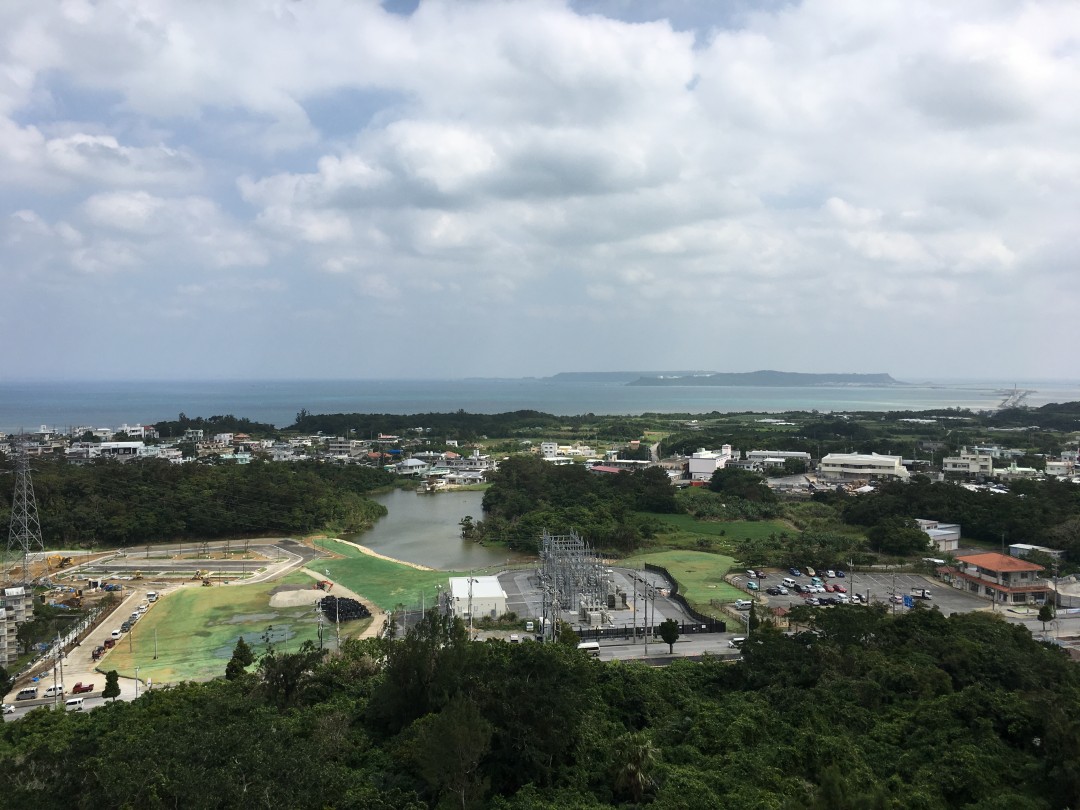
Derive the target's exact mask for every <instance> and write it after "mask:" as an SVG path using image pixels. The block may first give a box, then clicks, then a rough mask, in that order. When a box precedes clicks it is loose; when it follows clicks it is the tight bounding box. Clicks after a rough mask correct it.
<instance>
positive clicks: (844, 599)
mask: <svg viewBox="0 0 1080 810" xmlns="http://www.w3.org/2000/svg"><path fill="white" fill-rule="evenodd" d="M833 598H834V599H835V600H836V601H837V602H838V603H839V604H841V605H846V604H847V603H848V602H849V601H850V600H849V599H848V597H847V594H846V593H838V594H837V595H836V596H834V597H833Z"/></svg>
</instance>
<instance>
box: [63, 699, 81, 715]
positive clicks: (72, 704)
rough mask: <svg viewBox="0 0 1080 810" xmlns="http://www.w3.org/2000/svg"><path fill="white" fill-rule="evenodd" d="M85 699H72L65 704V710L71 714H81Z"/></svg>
mask: <svg viewBox="0 0 1080 810" xmlns="http://www.w3.org/2000/svg"><path fill="white" fill-rule="evenodd" d="M83 700H84V698H70V699H68V700H67V701H65V702H64V709H65V710H66V711H69V712H81V711H82V710H83Z"/></svg>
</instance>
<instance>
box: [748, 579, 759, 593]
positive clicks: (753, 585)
mask: <svg viewBox="0 0 1080 810" xmlns="http://www.w3.org/2000/svg"><path fill="white" fill-rule="evenodd" d="M758 588H759V585H758V584H757V581H756V580H753V579H752V580H750V581H749V582H747V583H746V590H748V591H756V590H758Z"/></svg>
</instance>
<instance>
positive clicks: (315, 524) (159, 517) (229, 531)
mask: <svg viewBox="0 0 1080 810" xmlns="http://www.w3.org/2000/svg"><path fill="white" fill-rule="evenodd" d="M8 466H10V463H9V464H8ZM393 481H394V476H393V475H392V474H390V473H388V472H385V471H383V470H377V469H373V468H369V467H361V466H339V465H332V464H321V463H317V462H314V461H310V462H306V461H305V462H296V463H291V464H274V463H270V462H262V461H259V460H253V461H252V462H251V463H250V464H226V465H204V464H170V463H169V462H167V461H163V460H160V459H142V460H138V461H130V462H126V463H120V462H117V461H114V460H99V461H96V462H93V463H91V464H88V465H85V466H77V465H71V464H67V463H66V462H64V461H62V460H59V461H57V460H52V459H49V458H40V459H36V460H35V461H34V470H33V482H34V492H35V495H36V499H37V506H38V516H39V520H40V523H41V533H42V537H43V539H44V541H45V543H46V544H47V545H50V546H53V547H67V548H71V547H85V548H89V547H91V546H94V545H97V546H128V545H134V544H141V543H150V542H157V541H167V540H177V539H186V538H200V539H202V538H206V539H212V538H218V537H244V536H255V535H259V534H262V533H265V532H281V533H290V534H292V533H302V532H310V531H316V530H321V529H324V528H334V529H336V530H338V531H342V532H353V531H359V530H360V529H363V528H365V527H366V526H368V525H370V524H371V523H373V522H374V521H375V520H376V519H377V518H378V517H380V516H381V515H383V514H385V508H384V507H382V506H381V505H379V504H377V503H375V502H374V501H372V500H370V499H369V498H366V497H364V494H365V493H367V492H370V491H371V490H373V489H376V488H378V487H384V486H388V485H390V484H392V483H393ZM13 487H14V476H12V475H4V476H0V523H2V524H3V525H7V523H8V521H9V519H10V518H9V515H10V505H11V503H12V496H13Z"/></svg>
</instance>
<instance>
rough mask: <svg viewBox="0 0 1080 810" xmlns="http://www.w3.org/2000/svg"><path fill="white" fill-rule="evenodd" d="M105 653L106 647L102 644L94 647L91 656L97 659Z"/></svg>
mask: <svg viewBox="0 0 1080 810" xmlns="http://www.w3.org/2000/svg"><path fill="white" fill-rule="evenodd" d="M104 654H105V648H104V647H102V646H100V645H99V646H97V647H94V651H93V652H92V653H90V657H91V658H93V659H94V660H95V661H97V660H98V659H99V658H101V656H103V655H104Z"/></svg>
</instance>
